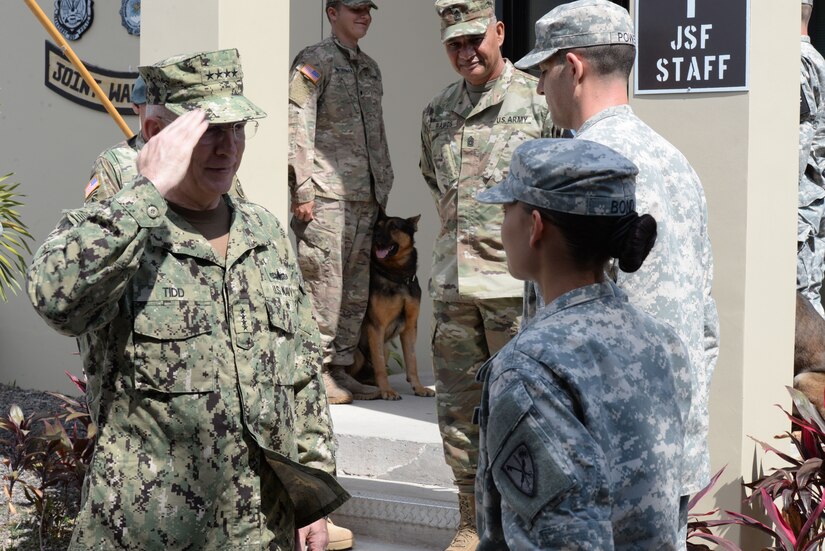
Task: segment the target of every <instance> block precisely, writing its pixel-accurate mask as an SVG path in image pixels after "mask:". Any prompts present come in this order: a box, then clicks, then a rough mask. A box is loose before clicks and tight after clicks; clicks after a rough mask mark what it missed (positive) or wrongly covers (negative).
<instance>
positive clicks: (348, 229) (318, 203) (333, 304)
mask: <svg viewBox="0 0 825 551" xmlns="http://www.w3.org/2000/svg"><path fill="white" fill-rule="evenodd" d="M313 217H314V218H313V220H311V221H310V222H309V223H307V222H301V221H300V220H298V219H297V218H295V217H293V218H292V223H291V227H292V231H293V232H295V238H296V242H297V245H298V246H297V256H298V265H299V266H300V268H301V273H302V275H303V277H304V282H305V283H306V285H307V288H308V289H309V291H310V294H311V295H312V308H313V311H314V313H315V319H316V321H317V322H318V328H319V329H320V331H321V344H322V346H323V350H324V364H333V365H350V364H352V363H353V361H354V355H355V347H356V346H357V345H358V337H359V334H360V332H361V322H362V321H363V320H364V314H365V313H366V311H367V302H368V301H369V294H370V249H371V248H372V227H373V225H374V224H375V219H376V218H377V217H378V203H376V202H375V201H339V200H337V199H328V198H326V197H316V198H315V210H314V212H313Z"/></svg>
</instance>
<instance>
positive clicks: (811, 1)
mask: <svg viewBox="0 0 825 551" xmlns="http://www.w3.org/2000/svg"><path fill="white" fill-rule="evenodd" d="M802 5H803V6H804V5H808V6H813V5H814V0H802Z"/></svg>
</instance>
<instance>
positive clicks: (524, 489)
mask: <svg viewBox="0 0 825 551" xmlns="http://www.w3.org/2000/svg"><path fill="white" fill-rule="evenodd" d="M501 470H503V471H504V474H506V475H507V478H509V479H510V481H511V482H512V483H513V484H514V485H515V487H516V488H518V490H519V491H520V492H521V493H523V494H524V495H526V496H528V497H534V496H535V495H536V477H535V467H534V464H533V456H532V455H531V454H530V450H529V449H528V448H527V446H526V445H525V444H522V445H520V446H519V447H517V448H516V449H515V451H514V452H513V453H511V454H510V457H509V458H508V459H507V461H505V462H504V465H502V467H501Z"/></svg>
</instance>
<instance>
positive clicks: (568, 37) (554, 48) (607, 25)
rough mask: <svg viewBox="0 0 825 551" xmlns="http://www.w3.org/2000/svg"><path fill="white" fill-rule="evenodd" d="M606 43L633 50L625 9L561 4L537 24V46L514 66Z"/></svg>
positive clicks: (596, 2)
mask: <svg viewBox="0 0 825 551" xmlns="http://www.w3.org/2000/svg"><path fill="white" fill-rule="evenodd" d="M607 44H630V45H631V46H633V47H636V35H635V34H634V33H633V21H631V19H630V14H629V13H628V12H627V10H626V9H624V8H623V7H621V6H619V5H617V4H614V3H613V2H610V1H609V0H578V2H571V3H569V4H562V5H561V6H558V7H557V8H554V9H552V10H550V11H549V12H548V13H547V14H546V15H545V16H544V17H542V18H541V19H539V20H538V21H536V46H535V48H533V50H532V51H531V52H530V53H529V54H527V55H526V56H524V57H523V58H521V59H520V60H518V62H517V63H516V67H518V68H519V69H529V68H530V67H535V66H536V65H538V64H539V63H541V62H542V61H546V60H548V59H550V57H551V56H552V55H553V54H555V53H556V52H558V51H559V50H567V49H569V48H586V47H588V46H602V45H607Z"/></svg>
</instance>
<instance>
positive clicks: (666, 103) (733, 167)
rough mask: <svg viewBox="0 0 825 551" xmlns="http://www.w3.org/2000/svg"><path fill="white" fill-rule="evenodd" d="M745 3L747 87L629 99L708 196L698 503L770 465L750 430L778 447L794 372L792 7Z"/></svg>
mask: <svg viewBox="0 0 825 551" xmlns="http://www.w3.org/2000/svg"><path fill="white" fill-rule="evenodd" d="M750 5H751V29H750V90H749V92H743V93H710V94H693V95H684V94H679V95H662V96H639V97H636V98H634V99H633V100H632V105H633V107H634V109H635V110H636V112H637V114H638V115H639V116H640V117H641V118H642V119H644V120H645V121H647V122H648V123H649V124H650V125H651V126H653V127H654V128H656V129H657V130H658V131H659V132H660V133H661V134H663V135H664V136H665V137H666V138H668V139H669V140H670V141H671V142H673V143H674V144H675V145H676V146H677V147H678V148H679V149H681V150H682V152H683V153H684V154H685V155H686V156H687V157H688V159H690V161H691V163H692V164H693V167H694V168H695V169H696V171H697V172H698V173H699V176H700V177H701V179H702V183H703V184H704V188H705V193H706V195H707V199H708V204H709V210H710V236H711V240H712V243H713V253H714V257H715V264H716V269H715V279H714V296H715V298H716V303H717V306H718V308H719V314H720V319H721V353H720V356H719V363H718V365H717V368H716V373H715V375H714V378H713V382H712V387H711V405H710V419H711V434H710V440H711V460H712V465H713V469H714V470H718V469H719V468H721V467H722V466H724V465H727V470H726V474H725V477H724V478H723V480H722V481H721V482H720V485H719V488H718V489H717V492H716V500H715V503H707V505H706V506H700V507H699V509H701V510H702V511H707V510H710V509H711V508H712V507H713V506H716V507H721V508H723V509H731V510H736V511H739V510H741V508H742V506H741V500H742V499H743V497H744V494H743V492H742V488H741V482H742V480H743V479H744V480H745V481H748V482H749V481H751V480H753V479H754V478H755V477H756V476H757V473H758V472H760V471H761V470H762V469H763V468H764V470H766V471H767V470H768V468H769V467H770V465H769V464H764V465H762V459H763V458H764V454H763V453H762V452H761V450H758V451H757V447H758V446H757V445H756V444H755V443H754V442H753V441H752V440H751V439H750V438H748V435H752V436H754V437H755V438H758V439H760V440H764V441H768V442H772V443H774V444H776V445H777V447H782V446H783V444H780V443H776V442H774V441H773V436H774V435H776V434H780V433H782V432H784V431H786V430H788V429H789V425H788V423H787V421H786V419H785V417H784V415H783V414H782V412H780V411H779V410H778V409H777V408H776V407H774V404H782V405H783V406H785V407H786V408H787V407H788V406H789V405H790V400H789V397H788V394H787V392H786V390H785V385H791V384H792V378H793V338H794V308H795V306H794V300H795V295H794V290H795V266H796V264H795V251H796V249H795V241H796V238H795V235H796V204H797V199H796V191H797V181H798V174H797V170H798V169H797V144H798V140H799V137H798V133H799V130H798V119H799V9H800V8H799V2H789V3H788V4H787V5H786V6H784V7H783V8H780V7H779V6H778V4H777V3H776V2H771V1H769V0H751V2H750ZM752 536H753V531H751V530H745V531H744V532H743V534H742V537H743V541H742V544H743V545H744V548H745V549H759V548H761V547H762V546H761V545H759V544H757V543H756V542H755V541H752V540H751V539H750V538H751V537H752ZM734 537H736V535H735V533H734Z"/></svg>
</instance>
